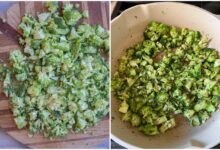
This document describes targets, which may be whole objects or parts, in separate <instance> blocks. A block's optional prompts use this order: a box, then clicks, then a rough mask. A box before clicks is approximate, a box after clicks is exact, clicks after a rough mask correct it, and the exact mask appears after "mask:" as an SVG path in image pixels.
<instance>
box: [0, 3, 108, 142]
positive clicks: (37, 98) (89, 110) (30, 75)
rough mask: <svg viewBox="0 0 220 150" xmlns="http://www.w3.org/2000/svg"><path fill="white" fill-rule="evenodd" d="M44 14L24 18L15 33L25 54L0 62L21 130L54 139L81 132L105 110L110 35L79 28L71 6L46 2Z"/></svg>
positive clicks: (18, 52)
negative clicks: (19, 35)
mask: <svg viewBox="0 0 220 150" xmlns="http://www.w3.org/2000/svg"><path fill="white" fill-rule="evenodd" d="M46 6H47V7H48V10H49V11H48V12H44V13H39V14H38V15H37V18H35V17H33V16H31V15H30V14H26V15H25V16H23V18H22V21H21V23H20V24H19V26H18V28H19V29H20V30H21V31H22V37H21V38H20V40H19V43H20V44H21V46H22V47H23V50H13V51H11V53H10V56H9V64H4V63H1V66H0V73H1V80H2V81H3V85H2V86H3V89H4V93H5V95H6V96H8V97H9V99H10V103H11V107H12V112H13V117H14V120H15V123H16V125H17V127H18V128H19V129H22V128H25V127H27V128H28V130H29V133H30V135H34V134H37V133H42V134H43V135H44V136H45V137H48V138H53V137H60V136H66V135H67V134H68V132H69V131H71V130H73V131H75V132H83V131H84V130H85V129H87V128H89V127H92V126H94V125H96V124H97V123H98V122H99V121H100V120H101V118H102V117H103V116H105V115H106V114H107V113H108V111H109V109H108V108H109V95H108V93H109V66H108V60H106V59H104V57H102V54H103V53H108V50H109V40H108V39H109V32H108V31H106V30H105V29H104V28H102V27H101V26H100V25H93V26H92V25H90V24H88V23H85V22H84V23H83V20H85V19H86V18H88V17H89V13H88V11H87V10H85V11H84V12H82V13H81V12H80V11H79V10H78V9H77V8H76V7H74V6H73V4H70V3H64V5H63V8H62V12H60V13H59V12H58V2H47V3H46Z"/></svg>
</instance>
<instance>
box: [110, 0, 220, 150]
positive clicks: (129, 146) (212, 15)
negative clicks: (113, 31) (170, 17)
mask: <svg viewBox="0 0 220 150" xmlns="http://www.w3.org/2000/svg"><path fill="white" fill-rule="evenodd" d="M161 4H172V5H173V4H175V5H183V6H187V7H191V8H193V9H197V10H200V11H202V12H205V13H207V14H209V15H210V17H212V18H213V19H215V20H216V21H220V20H219V19H218V18H217V17H216V16H215V15H214V14H213V13H211V12H209V11H207V10H205V9H203V8H200V7H198V6H194V5H191V4H187V3H182V2H153V3H148V4H138V5H135V6H133V7H130V8H128V9H126V10H124V11H123V12H122V13H121V14H120V15H118V16H117V17H115V18H114V19H113V20H112V21H111V25H112V24H113V23H114V22H116V21H117V20H118V19H119V18H120V17H122V16H123V15H124V14H126V13H129V12H130V11H132V10H133V9H137V8H138V7H141V6H145V5H148V6H150V5H161ZM110 138H111V139H112V140H114V141H115V142H117V143H118V144H120V145H121V146H123V147H125V148H129V149H143V148H142V147H138V146H135V145H133V144H130V143H127V142H125V141H123V140H121V139H120V138H119V137H117V136H116V135H114V134H113V133H112V132H111V133H110ZM219 142H220V139H219V140H218V139H217V140H215V141H213V142H211V143H209V144H207V145H206V146H205V147H203V148H212V147H214V146H215V145H217V144H218V143H219ZM187 148H188V147H187ZM190 148H199V147H190Z"/></svg>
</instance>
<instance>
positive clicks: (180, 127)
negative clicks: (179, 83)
mask: <svg viewBox="0 0 220 150" xmlns="http://www.w3.org/2000/svg"><path fill="white" fill-rule="evenodd" d="M150 21H159V22H163V23H166V24H169V25H174V26H177V27H187V28H190V29H193V30H197V31H200V32H201V33H202V34H203V35H208V37H210V38H211V39H212V41H211V42H210V44H209V46H210V47H212V48H215V49H217V50H220V21H219V20H218V19H217V18H216V17H215V16H214V15H212V14H211V13H209V12H207V11H205V10H203V9H201V8H198V7H195V6H191V5H188V4H183V3H174V2H160V3H151V4H145V5H137V6H135V7H132V8H129V9H127V10H126V11H124V12H123V13H122V14H121V15H119V16H118V17H117V18H115V19H114V20H113V21H112V23H111V49H112V52H111V57H112V61H111V62H112V63H111V64H112V65H111V72H112V75H113V73H114V72H115V69H116V68H117V64H118V62H117V60H118V59H119V58H120V57H121V56H122V55H124V51H123V50H124V49H126V48H128V47H130V46H133V45H134V44H135V43H137V42H138V41H141V40H142V39H143V31H144V29H145V28H146V25H147V24H148V23H149V22H150ZM111 114H112V118H113V119H112V121H111V138H112V139H113V140H114V141H116V142H117V143H119V144H121V145H122V146H124V147H126V148H211V147H213V146H215V145H217V144H218V143H220V111H219V110H218V111H217V112H215V113H213V116H212V117H211V118H210V119H209V120H208V121H207V122H206V123H205V124H204V125H202V126H200V127H194V128H192V127H190V126H189V125H188V123H187V122H186V121H184V119H183V118H180V119H179V120H178V121H177V126H176V127H175V128H174V129H171V130H169V131H168V132H166V133H165V134H163V135H159V136H145V135H144V134H142V133H140V132H139V131H138V130H137V129H136V128H133V127H131V126H130V124H128V123H125V122H122V121H121V119H120V117H121V114H120V113H119V112H118V102H117V100H116V98H115V97H114V96H113V94H112V100H111Z"/></svg>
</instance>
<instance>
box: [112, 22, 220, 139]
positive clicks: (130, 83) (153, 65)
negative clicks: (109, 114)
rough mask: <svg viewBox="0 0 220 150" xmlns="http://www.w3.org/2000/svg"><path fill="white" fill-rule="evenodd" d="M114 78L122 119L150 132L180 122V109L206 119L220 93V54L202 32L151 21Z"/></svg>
mask: <svg viewBox="0 0 220 150" xmlns="http://www.w3.org/2000/svg"><path fill="white" fill-rule="evenodd" d="M143 35H144V40H143V41H142V42H140V43H138V44H136V45H135V46H134V47H131V48H128V49H127V50H126V55H125V56H123V57H122V58H121V59H120V60H119V65H118V69H117V71H116V72H115V74H114V76H113V78H112V86H111V87H112V91H113V92H114V94H115V96H116V97H117V98H118V99H119V100H120V108H119V112H121V113H122V114H123V116H122V120H123V121H128V122H130V123H131V125H132V126H134V127H137V128H138V129H139V130H140V131H142V132H143V133H144V134H146V135H158V134H161V133H164V132H166V131H167V130H169V129H171V128H173V127H175V125H176V121H175V115H177V114H179V115H183V116H184V117H186V118H187V120H188V122H189V124H190V125H191V126H199V125H202V124H204V123H205V122H206V121H207V120H208V119H209V118H210V117H211V114H212V113H213V112H214V111H216V109H217V107H218V104H219V99H220V97H219V96H220V84H219V83H220V74H219V72H220V59H219V58H218V52H217V51H216V50H215V49H213V48H208V43H209V39H208V38H207V37H206V36H202V35H201V34H200V32H198V31H193V30H191V29H187V28H182V29H180V28H177V27H174V26H170V25H166V24H163V23H158V22H154V21H153V22H151V23H150V24H149V25H148V26H147V28H146V30H145V31H144V33H143Z"/></svg>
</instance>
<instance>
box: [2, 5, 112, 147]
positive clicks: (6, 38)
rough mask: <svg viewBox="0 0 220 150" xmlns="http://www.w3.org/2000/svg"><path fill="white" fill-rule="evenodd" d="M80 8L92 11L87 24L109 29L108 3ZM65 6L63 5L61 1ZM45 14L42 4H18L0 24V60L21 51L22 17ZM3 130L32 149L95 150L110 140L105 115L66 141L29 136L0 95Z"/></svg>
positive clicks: (3, 96)
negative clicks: (16, 123)
mask: <svg viewBox="0 0 220 150" xmlns="http://www.w3.org/2000/svg"><path fill="white" fill-rule="evenodd" d="M73 3H79V4H80V9H81V10H85V9H87V10H88V11H89V16H90V17H89V19H88V21H87V22H88V23H90V24H101V25H102V26H103V27H104V28H105V29H109V3H108V2H76V1H74V2H73ZM59 5H60V6H61V5H62V2H59ZM42 11H46V8H45V7H44V4H43V2H28V1H26V2H17V3H15V4H13V5H12V6H11V7H10V8H9V9H8V10H7V11H6V12H5V13H4V14H3V16H2V17H3V18H5V19H6V23H3V22H2V20H1V19H0V20H1V21H0V32H1V34H0V59H2V60H4V61H5V62H7V60H8V56H9V52H10V50H13V49H16V48H19V45H18V37H19V35H20V34H21V32H20V31H19V30H18V29H17V26H18V24H19V23H20V21H21V17H22V16H23V15H24V14H25V13H27V12H28V13H31V14H32V15H34V16H35V15H36V14H37V12H42ZM0 128H2V129H4V130H5V132H6V133H7V134H9V135H10V136H11V137H13V138H14V139H16V140H17V141H19V142H21V143H22V144H24V145H25V146H27V147H29V148H95V146H96V145H98V144H100V143H102V142H103V141H104V140H106V139H108V138H109V117H108V116H106V117H104V118H103V119H102V121H101V122H99V124H98V125H97V126H95V127H93V128H90V129H88V130H87V131H86V133H80V134H76V133H69V134H68V136H67V137H65V138H58V139H53V140H49V139H46V138H44V137H43V136H42V135H41V134H38V135H35V136H34V137H32V138H30V137H28V132H27V130H26V129H22V130H18V129H17V128H16V125H15V123H14V120H13V117H12V112H11V110H10V104H9V100H8V98H7V97H6V96H5V95H4V94H2V93H1V94H0Z"/></svg>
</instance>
